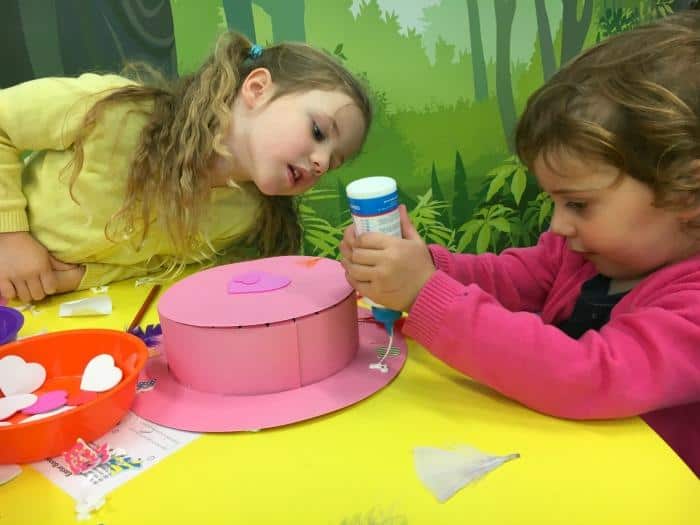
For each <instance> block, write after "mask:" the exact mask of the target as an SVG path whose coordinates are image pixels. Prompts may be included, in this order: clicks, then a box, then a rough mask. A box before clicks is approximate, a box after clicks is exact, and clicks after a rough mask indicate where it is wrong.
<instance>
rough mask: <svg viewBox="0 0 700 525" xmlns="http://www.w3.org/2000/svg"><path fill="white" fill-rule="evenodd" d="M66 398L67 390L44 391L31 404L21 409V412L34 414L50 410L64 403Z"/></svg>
mask: <svg viewBox="0 0 700 525" xmlns="http://www.w3.org/2000/svg"><path fill="white" fill-rule="evenodd" d="M67 398H68V392H66V391H65V390H52V391H51V392H46V393H45V394H42V395H40V396H39V399H37V400H36V403H34V404H33V405H31V406H28V407H27V408H25V409H24V410H22V414H27V415H30V416H33V415H34V414H43V413H44V412H51V411H52V410H56V409H57V408H61V407H62V406H63V405H65V404H66V399H67Z"/></svg>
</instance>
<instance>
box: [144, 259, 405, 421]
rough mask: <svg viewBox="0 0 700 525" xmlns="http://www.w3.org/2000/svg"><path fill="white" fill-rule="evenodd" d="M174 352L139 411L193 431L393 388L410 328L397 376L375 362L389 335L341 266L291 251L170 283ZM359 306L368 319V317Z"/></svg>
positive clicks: (292, 413) (166, 323) (298, 416)
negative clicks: (361, 300)
mask: <svg viewBox="0 0 700 525" xmlns="http://www.w3.org/2000/svg"><path fill="white" fill-rule="evenodd" d="M158 312H159V315H160V321H161V326H162V329H163V343H162V345H161V348H162V349H163V353H162V355H160V356H158V357H154V358H151V359H150V361H149V362H148V363H147V365H146V367H145V368H144V370H143V372H142V375H141V377H140V381H151V380H155V381H154V385H153V388H151V389H150V390H143V391H141V392H139V393H138V394H137V396H136V400H135V402H134V405H133V411H134V412H135V413H136V414H138V415H139V416H141V417H143V418H145V419H148V420H150V421H153V422H155V423H158V424H161V425H165V426H168V427H173V428H178V429H181V430H190V431H198V432H230V431H243V430H258V429H262V428H269V427H275V426H280V425H286V424H289V423H295V422H297V421H302V420H305V419H310V418H313V417H316V416H320V415H322V414H326V413H329V412H333V411H335V410H339V409H341V408H344V407H347V406H349V405H352V404H353V403H356V402H358V401H360V400H362V399H364V398H366V397H368V396H370V395H372V394H373V393H375V392H376V391H378V390H379V389H381V388H383V387H384V386H386V385H387V384H388V383H389V382H390V381H391V380H392V379H393V378H394V377H396V375H397V374H398V373H399V371H400V370H401V368H402V367H403V364H404V362H405V360H406V345H405V342H404V340H403V338H402V337H401V336H400V334H396V336H395V337H394V343H393V345H392V346H393V347H394V348H398V349H399V354H398V355H393V353H394V352H392V355H390V356H389V357H387V358H386V360H385V361H384V363H385V364H386V365H387V366H388V372H386V373H384V372H381V371H380V370H376V369H370V368H369V365H370V364H372V363H376V362H377V361H378V360H379V355H378V354H381V353H382V350H380V347H383V348H385V347H386V344H387V342H388V336H387V333H386V331H385V330H384V328H383V327H382V326H381V325H378V324H377V323H375V322H373V321H372V320H371V316H370V314H369V312H368V311H367V310H363V309H359V310H358V308H357V306H356V301H355V293H354V291H353V290H352V288H351V287H350V286H349V285H348V284H347V282H346V281H345V277H344V270H343V268H342V266H341V265H340V263H338V262H337V261H334V260H331V259H325V258H318V257H301V256H286V257H272V258H267V259H258V260H255V261H246V262H242V263H236V264H231V265H227V266H220V267H216V268H212V269H209V270H205V271H202V272H199V273H196V274H194V275H192V276H190V277H187V278H185V279H183V280H182V281H180V282H178V283H176V284H175V285H173V286H172V287H171V288H170V289H168V290H167V291H166V292H165V293H164V294H163V297H162V298H161V300H160V302H159V304H158ZM358 312H359V319H358Z"/></svg>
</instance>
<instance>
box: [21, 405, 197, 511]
mask: <svg viewBox="0 0 700 525" xmlns="http://www.w3.org/2000/svg"><path fill="white" fill-rule="evenodd" d="M200 436H201V434H199V433H196V432H184V431H181V430H174V429H172V428H167V427H162V426H160V425H156V424H154V423H151V422H150V421H146V420H145V419H142V418H140V417H139V416H137V415H136V414H134V413H132V412H129V413H128V414H127V415H126V416H125V417H124V419H123V420H122V421H121V423H119V424H118V425H117V426H116V427H114V429H112V430H111V431H110V432H109V433H107V434H105V435H104V436H102V437H101V438H100V439H97V440H95V441H94V442H92V443H90V446H91V447H92V448H93V449H95V450H98V451H99V450H106V451H108V453H109V458H108V459H107V460H106V461H104V462H102V463H101V464H99V465H97V466H96V467H94V468H92V469H91V470H89V471H87V472H84V473H82V474H73V473H72V469H71V467H70V465H69V464H68V463H67V462H66V459H65V458H64V457H63V456H57V457H55V458H50V459H47V460H44V461H38V462H36V463H32V464H31V466H32V468H34V469H35V470H37V471H39V472H40V473H41V474H43V475H44V476H46V477H47V478H48V479H49V480H50V481H51V482H53V483H54V484H56V485H58V486H59V487H60V488H61V489H62V490H64V491H65V492H66V493H68V494H69V495H70V496H71V497H73V498H74V499H76V500H79V499H81V498H83V497H84V495H85V491H86V488H85V485H86V483H89V487H90V489H89V490H90V492H91V497H102V496H104V495H106V494H108V493H109V492H111V491H112V490H114V489H115V488H117V487H119V486H121V485H123V484H124V483H126V482H127V481H129V480H131V479H133V478H134V477H136V476H138V475H139V474H140V473H141V472H143V471H144V470H147V469H149V468H151V467H152V466H153V465H155V464H157V463H158V462H159V461H161V460H163V459H165V458H166V457H168V456H170V455H171V454H173V453H175V452H177V451H178V450H180V449H181V448H182V447H184V446H185V445H187V444H188V443H191V442H192V441H194V440H195V439H197V438H198V437H200Z"/></svg>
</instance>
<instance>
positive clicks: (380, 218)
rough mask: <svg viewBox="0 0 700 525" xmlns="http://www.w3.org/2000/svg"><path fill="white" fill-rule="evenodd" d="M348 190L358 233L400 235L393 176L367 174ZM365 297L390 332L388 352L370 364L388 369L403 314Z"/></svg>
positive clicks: (375, 316) (353, 219)
mask: <svg viewBox="0 0 700 525" xmlns="http://www.w3.org/2000/svg"><path fill="white" fill-rule="evenodd" d="M345 192H346V193H347V196H348V201H349V203H350V213H351V215H352V221H353V223H354V224H355V232H356V233H357V235H362V234H363V233H369V232H378V233H384V234H386V235H393V236H394V237H399V238H401V219H400V215H399V193H398V190H397V186H396V181H395V180H394V179H392V178H391V177H365V178H364V179H358V180H356V181H354V182H351V183H350V184H348V185H347V187H346V188H345ZM365 300H366V301H367V302H368V303H370V304H371V305H372V315H373V316H374V318H375V319H376V320H377V321H379V322H381V323H383V324H384V328H386V331H387V333H388V334H389V344H388V345H387V347H386V352H385V353H384V355H383V356H382V358H381V359H380V360H379V361H378V362H377V363H372V364H371V365H369V367H370V368H371V369H375V370H380V371H381V372H384V373H387V372H388V371H389V368H388V367H387V365H386V364H385V363H384V360H385V359H386V358H387V356H388V355H389V352H390V351H391V344H392V342H393V340H394V322H395V321H396V320H397V319H399V318H400V317H401V312H398V311H396V310H390V309H389V308H385V307H383V306H382V305H380V304H377V303H375V302H373V301H371V300H370V299H368V298H365Z"/></svg>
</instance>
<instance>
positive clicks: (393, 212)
mask: <svg viewBox="0 0 700 525" xmlns="http://www.w3.org/2000/svg"><path fill="white" fill-rule="evenodd" d="M348 200H349V202H350V212H351V213H352V219H353V222H354V223H355V231H356V232H357V234H358V235H361V234H363V233H368V232H379V233H384V234H386V235H393V236H394V237H401V220H400V216H399V195H398V193H397V192H393V193H390V194H388V195H383V196H381V197H375V198H372V199H353V198H349V199H348Z"/></svg>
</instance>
